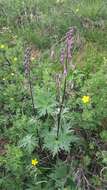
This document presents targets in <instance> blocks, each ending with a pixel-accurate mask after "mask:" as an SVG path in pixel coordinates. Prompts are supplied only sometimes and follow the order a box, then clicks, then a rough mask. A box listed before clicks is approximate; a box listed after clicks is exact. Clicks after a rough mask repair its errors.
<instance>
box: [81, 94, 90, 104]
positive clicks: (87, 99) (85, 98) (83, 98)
mask: <svg viewBox="0 0 107 190" xmlns="http://www.w3.org/2000/svg"><path fill="white" fill-rule="evenodd" d="M82 101H83V103H84V104H87V103H89V102H90V96H83V97H82Z"/></svg>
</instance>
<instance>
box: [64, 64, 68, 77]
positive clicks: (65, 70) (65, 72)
mask: <svg viewBox="0 0 107 190" xmlns="http://www.w3.org/2000/svg"><path fill="white" fill-rule="evenodd" d="M64 75H65V76H67V69H66V67H65V65H64Z"/></svg>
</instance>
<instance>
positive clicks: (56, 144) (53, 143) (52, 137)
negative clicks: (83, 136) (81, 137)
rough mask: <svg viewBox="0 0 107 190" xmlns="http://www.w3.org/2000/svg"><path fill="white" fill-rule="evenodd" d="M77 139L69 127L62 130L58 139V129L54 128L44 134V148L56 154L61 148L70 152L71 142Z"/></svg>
mask: <svg viewBox="0 0 107 190" xmlns="http://www.w3.org/2000/svg"><path fill="white" fill-rule="evenodd" d="M77 141H78V138H77V137H76V136H75V135H74V134H73V133H72V132H71V131H70V130H69V129H68V128H66V129H63V130H62V131H60V134H59V137H58V139H56V130H52V131H51V132H47V133H46V134H45V136H44V148H47V149H48V150H50V151H51V152H52V154H53V156H55V155H56V154H57V153H58V152H60V151H61V150H65V151H67V152H69V151H70V145H71V143H75V142H77Z"/></svg>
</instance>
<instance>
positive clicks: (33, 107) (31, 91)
mask: <svg viewBox="0 0 107 190" xmlns="http://www.w3.org/2000/svg"><path fill="white" fill-rule="evenodd" d="M29 87H30V95H31V101H32V109H33V113H34V115H35V105H34V98H33V89H32V82H31V75H30V71H29Z"/></svg>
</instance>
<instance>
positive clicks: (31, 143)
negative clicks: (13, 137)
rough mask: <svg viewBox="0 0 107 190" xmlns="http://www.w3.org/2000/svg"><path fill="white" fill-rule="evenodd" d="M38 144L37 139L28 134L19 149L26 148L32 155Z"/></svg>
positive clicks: (20, 143)
mask: <svg viewBox="0 0 107 190" xmlns="http://www.w3.org/2000/svg"><path fill="white" fill-rule="evenodd" d="M37 144H38V143H37V140H36V139H35V137H33V136H32V135H31V134H28V135H27V136H25V137H24V138H23V139H22V140H20V142H19V147H22V148H24V149H25V151H27V152H28V153H29V154H31V153H32V152H33V150H34V149H35V147H37Z"/></svg>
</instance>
